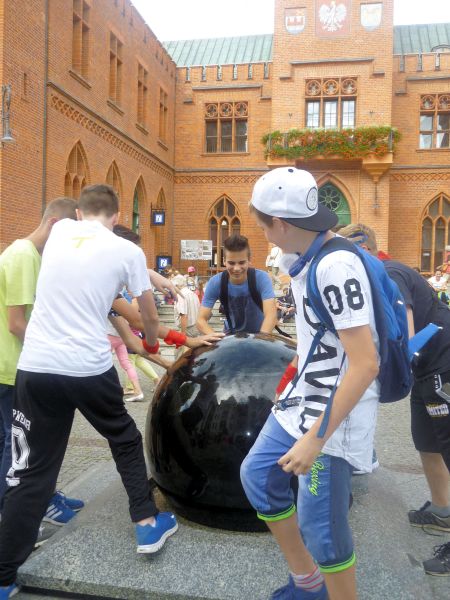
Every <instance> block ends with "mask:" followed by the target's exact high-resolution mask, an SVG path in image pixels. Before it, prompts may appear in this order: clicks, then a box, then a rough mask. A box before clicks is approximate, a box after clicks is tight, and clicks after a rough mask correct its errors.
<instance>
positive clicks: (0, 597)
mask: <svg viewBox="0 0 450 600" xmlns="http://www.w3.org/2000/svg"><path fill="white" fill-rule="evenodd" d="M19 592H20V587H19V586H17V585H16V584H15V583H13V584H12V585H8V586H7V587H0V600H8V598H12V597H13V596H15V595H16V594H18V593H19Z"/></svg>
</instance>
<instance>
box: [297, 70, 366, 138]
mask: <svg viewBox="0 0 450 600" xmlns="http://www.w3.org/2000/svg"><path fill="white" fill-rule="evenodd" d="M356 92H357V81H356V79H355V78H352V77H337V78H334V79H308V80H306V110H305V114H306V127H309V128H311V129H316V128H318V127H323V128H324V129H341V128H345V127H354V126H355V123H356Z"/></svg>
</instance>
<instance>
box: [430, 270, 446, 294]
mask: <svg viewBox="0 0 450 600" xmlns="http://www.w3.org/2000/svg"><path fill="white" fill-rule="evenodd" d="M428 283H429V284H430V285H431V287H432V288H433V289H435V290H436V292H440V291H443V292H445V291H446V290H447V279H446V278H445V277H444V276H443V275H442V271H440V270H439V269H437V270H436V272H435V274H434V276H433V277H430V278H429V279H428Z"/></svg>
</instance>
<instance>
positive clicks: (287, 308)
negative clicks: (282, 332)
mask: <svg viewBox="0 0 450 600" xmlns="http://www.w3.org/2000/svg"><path fill="white" fill-rule="evenodd" d="M276 300H277V316H278V319H279V320H280V323H287V321H291V320H292V319H293V318H294V316H295V301H294V296H293V294H292V290H291V286H289V287H285V288H284V289H283V295H282V296H279V297H278V298H277V299H276Z"/></svg>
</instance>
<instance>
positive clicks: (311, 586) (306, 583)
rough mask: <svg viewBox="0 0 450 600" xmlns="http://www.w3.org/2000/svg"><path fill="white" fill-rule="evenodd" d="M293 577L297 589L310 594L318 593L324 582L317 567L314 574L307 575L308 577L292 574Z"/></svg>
mask: <svg viewBox="0 0 450 600" xmlns="http://www.w3.org/2000/svg"><path fill="white" fill-rule="evenodd" d="M291 577H292V579H293V580H294V584H295V587H298V588H300V589H302V590H306V591H308V592H316V591H317V590H318V589H319V588H320V587H321V586H322V585H323V582H324V579H323V577H322V573H321V572H320V571H319V567H316V568H315V569H314V571H312V573H307V574H306V575H294V573H291Z"/></svg>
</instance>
